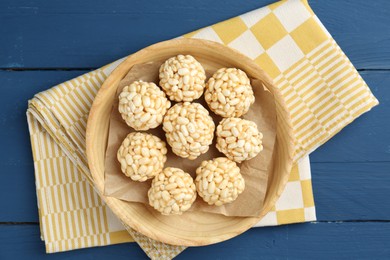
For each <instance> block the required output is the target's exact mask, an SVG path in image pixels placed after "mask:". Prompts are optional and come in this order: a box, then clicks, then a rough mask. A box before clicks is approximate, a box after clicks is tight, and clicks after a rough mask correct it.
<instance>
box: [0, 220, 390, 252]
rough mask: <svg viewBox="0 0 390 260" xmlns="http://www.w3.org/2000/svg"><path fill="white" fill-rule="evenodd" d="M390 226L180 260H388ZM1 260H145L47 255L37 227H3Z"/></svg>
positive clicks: (254, 238) (340, 227) (306, 232)
mask: <svg viewBox="0 0 390 260" xmlns="http://www.w3.org/2000/svg"><path fill="white" fill-rule="evenodd" d="M389 257H390V223H388V222H387V223H312V224H310V223H307V224H296V225H288V226H279V227H268V228H257V229H252V230H250V231H248V232H246V233H244V234H242V235H240V236H238V237H236V238H233V239H231V240H228V241H226V242H223V243H219V244H216V245H211V246H205V247H196V248H188V249H186V250H185V251H184V252H183V253H181V254H180V255H179V256H178V257H177V259H313V258H315V259H386V258H389ZM0 258H1V259H69V258H71V259H107V258H109V259H112V258H115V259H146V257H145V255H144V254H143V253H142V252H141V250H140V249H139V248H137V245H136V244H122V245H115V246H108V247H99V248H93V249H82V250H77V251H71V252H64V253H58V254H52V255H45V253H44V245H43V242H41V241H40V240H39V228H38V226H0Z"/></svg>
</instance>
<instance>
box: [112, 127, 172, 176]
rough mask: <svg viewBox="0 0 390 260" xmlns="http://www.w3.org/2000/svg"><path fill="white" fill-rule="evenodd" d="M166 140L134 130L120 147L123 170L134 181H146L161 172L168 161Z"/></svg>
mask: <svg viewBox="0 0 390 260" xmlns="http://www.w3.org/2000/svg"><path fill="white" fill-rule="evenodd" d="M166 154H167V148H166V145H165V142H164V141H162V140H161V139H160V138H158V137H157V136H154V135H152V134H146V133H137V132H133V133H130V134H128V135H127V136H126V138H125V140H123V142H122V145H121V146H120V147H119V150H118V153H117V158H118V161H119V162H120V164H121V170H122V172H123V173H124V174H125V175H126V176H127V177H130V178H131V179H132V180H133V181H141V182H142V181H146V180H147V179H150V178H153V177H154V176H156V175H157V174H159V173H160V172H161V171H162V170H163V168H164V163H165V162H166V161H167V156H166Z"/></svg>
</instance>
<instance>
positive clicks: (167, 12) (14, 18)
mask: <svg viewBox="0 0 390 260" xmlns="http://www.w3.org/2000/svg"><path fill="white" fill-rule="evenodd" d="M271 2H273V1H272V0H258V1H251V0H245V1H233V0H231V1H227V2H226V1H223V0H217V1H207V0H197V1H191V4H190V5H189V4H188V3H187V2H183V1H179V0H167V1H164V2H163V3H162V2H161V1H158V0H154V1H132V2H128V1H125V0H121V1H117V2H115V3H112V2H107V1H104V0H89V1H81V2H80V1H77V2H74V3H71V4H68V3H67V2H66V3H67V4H65V2H63V1H61V0H55V1H50V3H43V2H40V1H37V0H33V1H27V0H18V1H11V0H8V1H2V2H1V3H0V10H1V11H0V21H2V26H0V35H2V42H1V43H0V46H1V48H0V67H3V68H10V67H18V68H26V67H28V68H32V67H35V68H36V67H57V68H80V67H83V68H85V67H86V68H90V67H99V66H102V65H104V64H106V63H108V62H111V61H113V60H115V59H117V58H120V57H123V56H126V55H128V54H130V53H132V52H134V51H136V50H138V49H140V48H142V47H144V46H147V45H149V44H151V43H155V42H158V41H161V40H166V39H170V38H172V37H176V36H179V35H181V34H183V33H187V32H190V31H193V30H195V29H199V28H201V27H204V26H206V25H210V24H214V23H216V22H219V21H222V20H225V19H227V18H230V17H233V16H236V15H239V14H242V13H244V12H247V11H249V10H253V9H256V8H258V7H261V6H264V5H266V4H269V3H271ZM309 2H310V3H311V5H312V7H313V9H314V11H315V12H316V13H317V15H318V16H319V18H320V19H321V20H322V21H323V22H324V24H325V26H326V27H327V28H328V30H329V31H330V33H331V34H333V35H334V38H335V39H336V41H337V42H338V43H339V44H340V45H341V47H342V48H343V49H344V50H345V52H346V53H347V55H348V56H349V57H350V58H351V60H352V61H353V62H354V64H355V65H356V66H357V67H358V68H390V50H389V48H388V46H389V45H390V38H389V37H388V35H389V34H390V27H389V26H388V24H390V15H389V10H390V6H389V2H388V1H387V0H376V1H375V2H370V1H365V0H355V1H338V0H328V1H318V0H312V1H309ZM173 17H174V18H173Z"/></svg>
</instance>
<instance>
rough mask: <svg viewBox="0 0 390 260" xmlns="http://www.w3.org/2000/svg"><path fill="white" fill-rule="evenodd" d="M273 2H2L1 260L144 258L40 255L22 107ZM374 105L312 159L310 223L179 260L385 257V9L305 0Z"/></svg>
mask: <svg viewBox="0 0 390 260" xmlns="http://www.w3.org/2000/svg"><path fill="white" fill-rule="evenodd" d="M271 2H272V0H257V1H253V0H241V1H237V0H224V1H223V0H214V1H207V0H193V1H179V0H165V1H158V0H153V1H143V0H134V1H128V0H119V1H104V0H83V1H63V0H52V1H38V0H9V1H8V0H1V1H0V35H1V37H0V90H1V95H0V125H1V128H0V143H1V145H2V146H1V148H0V169H1V170H0V178H1V179H2V182H1V184H0V209H1V210H0V259H17V258H27V257H28V259H68V258H74V259H88V258H90V259H92V258H93V259H104V258H109V257H115V258H117V259H122V258H123V259H130V258H131V259H134V258H146V256H145V254H144V253H143V252H142V250H141V249H139V247H138V246H137V245H136V244H134V243H133V244H130V243H128V244H122V245H114V246H108V247H100V248H91V249H82V250H76V251H72V252H65V253H57V254H52V255H45V250H44V243H43V242H42V241H41V240H40V234H39V226H38V213H37V206H36V204H37V203H36V197H35V186H34V172H33V163H32V158H31V151H30V142H29V135H28V130H27V123H26V116H25V111H26V109H27V100H28V99H30V98H31V97H32V96H33V95H34V94H35V93H37V92H39V91H42V90H45V89H47V88H49V87H50V86H53V85H56V84H58V83H61V82H63V81H65V80H68V79H71V78H74V77H76V76H78V75H81V74H84V73H86V72H88V71H90V70H93V69H95V68H98V67H100V66H102V65H105V64H107V63H109V62H111V61H113V60H115V59H118V58H121V57H123V56H126V55H128V54H130V53H132V52H135V51H136V50H139V49H141V48H142V47H144V46H147V45H149V44H152V43H155V42H158V41H161V40H166V39H170V38H173V37H176V36H179V35H181V34H184V33H186V32H190V31H193V30H195V29H198V28H201V27H204V26H206V25H210V24H213V23H216V22H218V21H222V20H225V19H227V18H230V17H233V16H236V15H239V14H242V13H244V12H247V11H250V10H253V9H256V8H259V7H262V6H264V5H267V4H269V3H271ZM309 3H310V4H311V6H312V8H313V9H314V11H315V12H316V14H317V15H318V17H319V18H320V20H321V21H322V22H323V23H324V25H325V26H326V27H327V28H328V30H329V31H330V33H331V34H332V35H333V36H334V38H335V40H336V41H337V42H338V43H339V45H340V46H341V48H342V49H343V50H344V52H345V53H346V54H347V56H348V57H349V58H350V59H351V61H352V63H353V64H354V65H355V66H356V68H357V69H358V70H359V72H360V74H361V75H362V77H363V78H364V79H365V80H366V82H367V84H368V85H369V86H370V88H371V90H372V91H373V92H374V94H375V95H376V96H377V98H378V99H379V101H380V103H381V105H380V106H378V107H376V108H374V109H373V110H372V111H371V112H370V113H367V114H364V115H363V116H361V117H360V118H358V119H357V120H356V121H355V122H354V123H353V124H351V125H349V126H347V127H346V128H345V129H344V130H343V131H342V132H341V133H339V134H338V135H337V136H335V137H334V138H333V139H332V140H330V141H329V142H328V143H326V144H325V145H323V146H322V147H320V148H319V149H318V150H317V151H315V152H314V153H313V154H312V156H311V160H312V163H311V165H312V175H313V189H314V196H315V203H316V208H317V217H318V221H316V222H313V223H304V224H295V225H286V226H279V227H268V228H257V229H252V230H250V231H248V232H246V233H244V234H242V235H240V236H238V237H236V238H234V239H231V240H229V241H226V242H223V243H219V244H216V245H212V246H207V247H201V248H191V249H187V250H186V251H185V252H184V253H182V254H181V255H180V256H179V257H178V259H187V258H188V259H197V258H203V259H225V258H228V259H230V258H232V259H235V258H240V259H252V258H260V257H261V258H278V259H279V258H281V259H286V258H292V259H296V258H298V259H302V258H304V257H307V258H314V257H315V258H325V259H329V258H371V259H373V258H390V120H389V119H390V88H389V85H390V48H389V46H390V2H389V1H388V0H376V1H366V0H350V1H345V0H344V1H340V0H322V1H320V0H311V1H309Z"/></svg>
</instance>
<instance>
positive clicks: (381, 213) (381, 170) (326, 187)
mask: <svg viewBox="0 0 390 260" xmlns="http://www.w3.org/2000/svg"><path fill="white" fill-rule="evenodd" d="M311 167H312V177H313V191H314V201H315V204H316V211H317V218H318V220H323V221H326V220H389V221H390V203H389V198H390V186H389V183H390V162H386V163H378V162H377V163H312V164H311Z"/></svg>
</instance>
